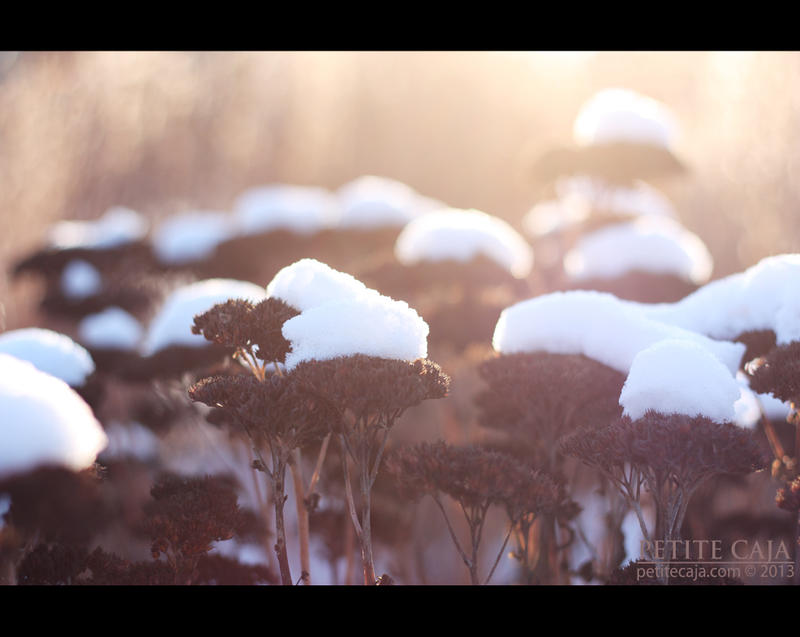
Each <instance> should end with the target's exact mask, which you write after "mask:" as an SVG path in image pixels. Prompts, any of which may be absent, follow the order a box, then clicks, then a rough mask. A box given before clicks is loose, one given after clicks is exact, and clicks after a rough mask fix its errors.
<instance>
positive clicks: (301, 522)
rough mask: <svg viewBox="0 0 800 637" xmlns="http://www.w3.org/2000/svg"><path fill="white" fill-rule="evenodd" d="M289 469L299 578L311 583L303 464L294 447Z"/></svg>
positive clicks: (298, 450)
mask: <svg viewBox="0 0 800 637" xmlns="http://www.w3.org/2000/svg"><path fill="white" fill-rule="evenodd" d="M289 470H290V471H291V472H292V481H293V483H294V503H295V509H296V511H297V535H298V538H299V540H300V579H301V580H302V581H303V583H304V584H306V585H310V584H311V558H310V554H309V548H308V547H309V528H308V509H307V508H306V504H305V501H306V494H305V491H304V489H303V475H302V474H303V465H302V457H301V455H300V449H295V450H294V451H293V452H292V455H291V456H290V457H289Z"/></svg>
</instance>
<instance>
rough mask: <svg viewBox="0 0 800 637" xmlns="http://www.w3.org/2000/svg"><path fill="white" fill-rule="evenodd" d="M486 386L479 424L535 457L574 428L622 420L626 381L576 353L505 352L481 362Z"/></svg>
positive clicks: (478, 401)
mask: <svg viewBox="0 0 800 637" xmlns="http://www.w3.org/2000/svg"><path fill="white" fill-rule="evenodd" d="M478 371H479V373H480V375H481V377H482V378H483V380H484V381H486V384H487V385H488V388H487V389H485V390H483V391H482V392H480V393H479V394H478V395H477V396H476V398H475V403H476V404H477V406H478V410H479V411H478V422H479V423H480V424H481V425H482V426H484V427H488V428H492V429H498V430H501V431H504V432H506V433H508V434H510V435H511V436H512V437H513V438H514V440H516V441H518V442H520V443H522V444H524V445H525V446H526V447H528V448H529V449H530V450H531V451H532V452H533V453H534V454H535V455H536V456H537V457H538V456H542V457H546V456H548V455H549V453H550V450H551V449H553V448H555V446H556V441H557V440H558V439H559V438H561V437H562V436H564V435H566V434H568V433H570V432H571V431H573V430H574V429H576V428H578V427H581V426H587V425H590V424H591V425H593V426H595V427H597V426H601V425H603V424H606V423H609V422H612V421H613V420H615V419H617V418H619V416H621V411H622V409H621V407H620V406H619V402H618V400H619V394H620V391H621V390H622V386H623V384H624V383H625V377H624V376H623V375H622V374H621V373H619V372H618V371H616V370H614V369H611V368H610V367H607V366H605V365H603V364H602V363H599V362H597V361H595V360H592V359H590V358H587V357H585V356H582V355H578V354H569V355H567V354H550V353H548V352H534V353H522V354H507V355H503V356H498V357H497V358H492V359H489V360H486V361H484V362H483V363H481V365H480V367H479V369H478Z"/></svg>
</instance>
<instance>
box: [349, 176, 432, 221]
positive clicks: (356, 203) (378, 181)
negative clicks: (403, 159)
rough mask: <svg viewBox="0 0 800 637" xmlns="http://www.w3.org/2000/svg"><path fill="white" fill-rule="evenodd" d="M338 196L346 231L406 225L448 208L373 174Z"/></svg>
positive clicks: (402, 184)
mask: <svg viewBox="0 0 800 637" xmlns="http://www.w3.org/2000/svg"><path fill="white" fill-rule="evenodd" d="M337 195H338V197H339V202H340V205H341V218H340V219H339V224H338V225H339V227H343V228H348V227H358V228H377V227H383V226H404V225H406V224H407V223H408V222H409V221H411V220H412V219H414V218H415V217H417V216H418V215H420V214H424V213H426V212H431V211H432V210H435V209H438V208H447V206H446V205H445V204H443V203H442V202H440V201H436V200H435V199H430V198H428V197H424V196H422V195H420V194H419V193H418V192H417V191H416V190H414V189H413V188H411V187H410V186H408V185H406V184H404V183H402V182H399V181H396V180H394V179H388V178H386V177H376V176H374V175H365V176H363V177H359V178H357V179H354V180H353V181H351V182H348V183H346V184H345V185H344V186H342V187H341V188H339V190H338V191H337Z"/></svg>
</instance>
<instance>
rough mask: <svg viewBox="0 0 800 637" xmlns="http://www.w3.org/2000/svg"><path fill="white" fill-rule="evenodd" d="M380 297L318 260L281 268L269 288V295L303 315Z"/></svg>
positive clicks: (358, 282) (305, 260) (303, 261)
mask: <svg viewBox="0 0 800 637" xmlns="http://www.w3.org/2000/svg"><path fill="white" fill-rule="evenodd" d="M365 295H366V296H379V294H378V292H376V291H375V290H371V289H369V288H368V287H367V286H366V285H364V284H363V283H362V282H361V281H359V280H358V279H356V278H355V277H353V276H351V275H349V274H345V273H344V272H339V271H338V270H334V269H333V268H331V267H330V266H328V265H326V264H324V263H321V262H320V261H317V260H316V259H301V260H300V261H296V262H295V263H292V264H291V265H287V266H286V267H285V268H283V269H281V270H280V271H279V272H278V273H277V274H276V275H275V276H274V277H273V279H272V281H270V282H269V284H268V285H267V296H270V297H273V298H277V299H281V300H282V301H283V302H284V303H287V304H288V305H291V306H292V307H293V308H295V309H296V310H299V311H301V312H303V311H305V310H309V309H311V308H314V307H317V306H320V305H324V304H326V303H330V302H331V301H341V300H347V299H355V298H357V297H360V296H365Z"/></svg>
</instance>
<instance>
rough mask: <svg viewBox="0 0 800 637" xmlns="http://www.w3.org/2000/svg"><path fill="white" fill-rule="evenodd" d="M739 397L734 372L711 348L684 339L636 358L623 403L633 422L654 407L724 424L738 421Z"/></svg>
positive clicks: (659, 345)
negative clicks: (703, 417) (737, 406)
mask: <svg viewBox="0 0 800 637" xmlns="http://www.w3.org/2000/svg"><path fill="white" fill-rule="evenodd" d="M740 395H741V386H740V385H739V383H738V382H737V381H736V379H735V378H734V377H733V374H731V372H730V371H729V370H728V369H727V368H726V367H725V365H723V364H722V363H721V362H720V361H719V359H718V358H716V357H715V356H714V355H713V354H711V353H710V352H709V351H708V350H707V349H705V348H704V347H702V346H700V345H698V344H696V343H692V342H688V341H686V340H664V341H661V342H659V343H655V344H654V345H652V346H651V347H648V348H647V349H643V350H642V351H641V352H639V353H638V354H637V355H636V357H635V358H634V359H633V363H632V364H631V369H630V373H629V374H628V378H627V380H626V381H625V385H624V386H623V387H622V392H621V393H620V396H619V404H620V405H622V407H623V415H625V416H628V417H629V418H630V419H631V420H637V419H639V418H641V417H642V416H644V415H645V412H647V411H648V410H652V411H656V412H658V413H662V414H681V415H685V416H689V417H697V416H705V417H706V418H709V419H710V420H713V421H714V422H718V423H725V422H733V421H734V419H735V410H734V404H735V403H736V401H737V400H739V397H740Z"/></svg>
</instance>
